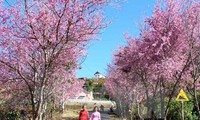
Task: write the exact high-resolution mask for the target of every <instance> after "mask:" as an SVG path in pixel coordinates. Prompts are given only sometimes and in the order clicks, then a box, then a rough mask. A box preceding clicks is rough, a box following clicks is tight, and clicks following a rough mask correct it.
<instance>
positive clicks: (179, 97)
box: [176, 89, 189, 120]
mask: <svg viewBox="0 0 200 120" xmlns="http://www.w3.org/2000/svg"><path fill="white" fill-rule="evenodd" d="M176 101H180V102H181V108H182V120H184V104H183V103H184V102H185V101H189V99H188V97H187V95H186V94H185V92H184V91H183V89H181V90H180V92H179V94H178V95H177V97H176Z"/></svg>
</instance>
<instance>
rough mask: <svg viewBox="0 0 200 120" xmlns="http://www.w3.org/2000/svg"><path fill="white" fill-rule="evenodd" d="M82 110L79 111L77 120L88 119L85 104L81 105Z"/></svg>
mask: <svg viewBox="0 0 200 120" xmlns="http://www.w3.org/2000/svg"><path fill="white" fill-rule="evenodd" d="M82 108H83V110H81V111H80V113H79V120H90V118H89V114H88V111H87V110H86V106H85V105H83V106H82Z"/></svg>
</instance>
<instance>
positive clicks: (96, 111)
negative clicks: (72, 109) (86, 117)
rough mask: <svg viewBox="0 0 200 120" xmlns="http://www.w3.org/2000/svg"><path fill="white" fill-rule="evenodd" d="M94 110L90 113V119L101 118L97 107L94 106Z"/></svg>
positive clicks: (97, 119) (96, 119)
mask: <svg viewBox="0 0 200 120" xmlns="http://www.w3.org/2000/svg"><path fill="white" fill-rule="evenodd" d="M93 111H94V112H93V113H92V115H91V117H90V120H101V115H100V112H98V107H97V106H95V107H94V110H93Z"/></svg>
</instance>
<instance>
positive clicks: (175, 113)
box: [167, 100, 198, 120]
mask: <svg viewBox="0 0 200 120" xmlns="http://www.w3.org/2000/svg"><path fill="white" fill-rule="evenodd" d="M181 110H182V108H181V102H177V101H175V100H173V101H172V102H171V106H170V108H169V113H168V115H167V120H180V119H181ZM193 110H194V105H193V103H192V102H191V101H189V102H184V116H185V120H198V117H197V115H196V114H195V112H193Z"/></svg>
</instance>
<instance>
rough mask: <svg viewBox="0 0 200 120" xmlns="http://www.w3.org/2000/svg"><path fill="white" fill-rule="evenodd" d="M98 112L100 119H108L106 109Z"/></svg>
mask: <svg viewBox="0 0 200 120" xmlns="http://www.w3.org/2000/svg"><path fill="white" fill-rule="evenodd" d="M100 113H101V120H110V118H109V115H108V111H100ZM89 114H90V116H91V114H92V112H89Z"/></svg>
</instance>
